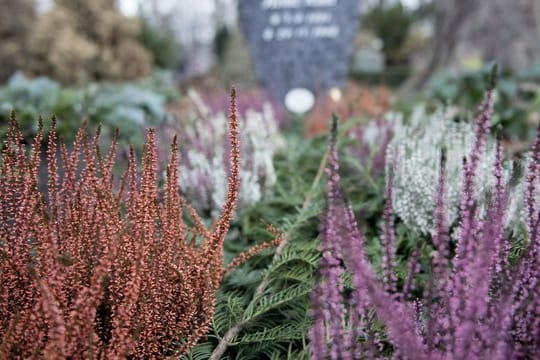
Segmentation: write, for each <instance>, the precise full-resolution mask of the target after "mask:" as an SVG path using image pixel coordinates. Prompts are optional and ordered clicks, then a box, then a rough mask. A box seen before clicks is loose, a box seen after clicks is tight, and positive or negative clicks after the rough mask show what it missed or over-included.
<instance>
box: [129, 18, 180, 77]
mask: <svg viewBox="0 0 540 360" xmlns="http://www.w3.org/2000/svg"><path fill="white" fill-rule="evenodd" d="M139 20H140V22H141V32H140V34H139V37H138V39H139V41H140V42H141V44H142V45H143V46H144V47H145V48H146V50H147V51H148V52H150V53H151V54H152V58H153V61H154V66H156V67H157V68H160V69H171V68H174V67H175V66H176V65H177V64H178V62H179V60H180V57H181V53H180V44H179V43H178V42H177V41H176V37H175V35H174V32H173V31H172V29H170V28H169V27H159V26H158V25H157V24H154V23H152V22H151V21H150V19H148V18H147V16H146V15H145V14H143V13H141V14H140V15H139ZM161 25H162V24H161Z"/></svg>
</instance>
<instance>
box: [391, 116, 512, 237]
mask: <svg viewBox="0 0 540 360" xmlns="http://www.w3.org/2000/svg"><path fill="white" fill-rule="evenodd" d="M394 132H395V136H394V138H393V139H392V141H391V142H390V144H389V146H388V149H387V152H386V169H387V171H389V169H390V168H392V171H393V173H394V179H393V189H392V192H393V198H392V204H393V208H394V211H395V212H396V215H397V216H398V217H399V218H400V219H401V220H402V221H403V222H404V224H405V225H407V227H409V228H411V229H413V230H415V231H417V232H419V233H423V234H429V233H430V232H431V230H432V229H433V226H434V218H433V213H434V210H435V204H434V202H433V198H434V196H435V193H436V191H437V178H438V176H439V173H440V156H441V155H440V154H441V151H443V149H444V151H445V154H446V167H447V168H446V186H447V191H448V195H447V196H448V197H447V205H448V216H449V219H448V221H449V222H450V223H454V222H455V221H456V220H457V218H458V213H459V204H460V194H461V189H462V187H463V183H462V182H463V159H464V158H465V157H466V156H467V151H468V149H470V148H471V146H472V143H473V140H474V139H473V136H474V127H473V124H471V123H468V122H456V121H454V120H453V119H452V116H451V114H450V110H448V111H443V110H442V109H437V110H436V111H435V112H434V113H432V114H428V113H426V110H425V108H423V107H417V108H416V109H415V110H414V111H413V113H412V115H411V117H410V119H409V123H408V124H406V125H405V124H403V121H399V122H396V126H395V131H394ZM486 142H487V145H486V146H487V150H486V152H484V153H482V154H481V155H480V158H479V164H478V172H477V176H476V177H475V179H476V180H475V186H476V189H475V190H476V195H477V199H478V200H480V202H481V203H482V204H485V203H486V200H487V199H486V196H487V194H488V192H489V191H490V188H491V186H492V185H493V181H492V175H491V173H492V171H491V169H492V164H493V161H494V160H495V152H496V149H495V139H494V138H492V137H491V136H490V137H488V138H487V140H486ZM506 167H507V168H508V166H506Z"/></svg>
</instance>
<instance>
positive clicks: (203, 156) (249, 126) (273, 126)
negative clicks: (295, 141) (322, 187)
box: [179, 91, 284, 215]
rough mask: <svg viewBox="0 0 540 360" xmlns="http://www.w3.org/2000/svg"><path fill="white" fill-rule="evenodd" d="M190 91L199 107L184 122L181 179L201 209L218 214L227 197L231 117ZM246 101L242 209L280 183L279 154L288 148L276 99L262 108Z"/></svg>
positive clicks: (242, 121)
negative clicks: (227, 129) (276, 157)
mask: <svg viewBox="0 0 540 360" xmlns="http://www.w3.org/2000/svg"><path fill="white" fill-rule="evenodd" d="M188 96H189V97H190V100H191V101H192V104H193V110H194V111H193V112H192V113H191V114H186V115H185V116H184V117H183V119H182V122H181V124H179V125H180V126H181V129H182V131H181V135H180V139H179V140H180V142H181V143H182V144H184V147H183V150H182V165H181V166H182V169H183V170H182V171H181V172H180V177H179V184H180V187H181V189H182V192H183V193H184V194H185V196H186V198H187V199H189V200H190V201H191V202H192V203H193V204H194V206H195V207H196V208H197V209H198V210H200V211H206V212H209V213H211V214H213V215H215V213H217V212H219V210H220V209H221V207H222V206H223V204H224V202H225V199H226V190H225V189H226V186H225V185H226V183H225V182H226V179H227V177H226V173H227V171H228V162H227V158H228V148H227V146H226V143H225V139H226V134H225V132H224V129H225V125H226V122H227V117H226V115H225V114H224V113H223V112H214V111H213V110H211V108H210V107H209V106H207V105H206V104H205V102H204V101H203V100H202V98H201V97H200V96H199V94H198V93H196V92H195V91H190V92H189V94H188ZM243 106H244V108H243V111H241V112H239V114H240V116H239V123H240V133H241V135H242V139H244V141H243V142H242V153H243V154H245V156H244V157H243V162H242V164H241V167H240V178H241V181H242V190H241V191H240V195H239V201H238V207H239V211H241V210H242V209H246V208H247V207H250V206H252V205H254V204H256V203H257V202H259V201H260V200H261V199H263V197H264V196H266V195H269V194H270V193H271V192H272V189H273V187H274V184H275V182H276V171H275V168H274V163H273V158H274V155H275V154H276V152H277V151H278V150H279V149H281V148H283V147H284V140H283V138H282V137H281V134H280V132H279V127H278V120H277V118H276V113H275V111H274V107H273V106H272V104H271V103H270V102H264V103H263V104H261V105H260V109H259V110H254V109H250V108H249V107H248V106H247V105H246V103H245V101H244V103H243Z"/></svg>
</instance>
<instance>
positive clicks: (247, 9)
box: [239, 0, 360, 101]
mask: <svg viewBox="0 0 540 360" xmlns="http://www.w3.org/2000/svg"><path fill="white" fill-rule="evenodd" d="M239 16H240V22H241V24H242V28H243V31H244V34H245V37H246V39H247V43H248V47H249V49H250V52H251V55H252V58H253V63H254V64H255V70H256V73H257V77H258V79H259V81H260V83H261V85H262V86H264V87H265V88H267V89H268V90H269V91H270V92H271V94H273V95H274V96H276V97H277V98H278V99H280V100H281V101H283V99H284V97H285V95H286V94H287V92H288V91H289V90H291V89H294V88H306V89H308V90H311V91H312V92H314V93H319V92H321V91H325V90H327V89H329V88H330V87H333V86H340V85H342V84H343V82H344V80H345V79H346V76H347V70H348V66H349V60H350V56H351V54H352V51H353V48H354V39H355V36H356V33H357V30H358V26H359V22H360V0H239Z"/></svg>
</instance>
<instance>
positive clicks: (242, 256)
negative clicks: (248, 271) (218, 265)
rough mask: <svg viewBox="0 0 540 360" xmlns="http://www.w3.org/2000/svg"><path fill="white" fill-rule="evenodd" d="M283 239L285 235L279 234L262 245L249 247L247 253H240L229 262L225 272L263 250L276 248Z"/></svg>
mask: <svg viewBox="0 0 540 360" xmlns="http://www.w3.org/2000/svg"><path fill="white" fill-rule="evenodd" d="M284 239H285V234H280V235H279V236H278V237H276V238H275V239H273V240H271V241H268V242H264V243H262V244H258V245H255V246H253V247H251V248H250V249H249V250H248V251H245V252H243V253H241V254H240V255H238V256H237V257H235V258H234V259H233V261H231V263H230V264H229V265H228V266H227V269H226V272H227V273H229V272H231V271H233V270H234V269H236V268H237V267H238V266H240V265H242V264H243V263H245V262H246V261H248V260H249V259H250V258H251V257H253V256H255V255H257V254H259V253H260V252H261V251H263V250H265V249H269V248H271V247H274V246H278V245H279V244H281V242H282V241H283V240H284Z"/></svg>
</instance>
